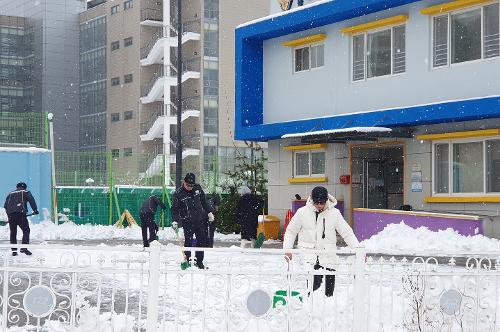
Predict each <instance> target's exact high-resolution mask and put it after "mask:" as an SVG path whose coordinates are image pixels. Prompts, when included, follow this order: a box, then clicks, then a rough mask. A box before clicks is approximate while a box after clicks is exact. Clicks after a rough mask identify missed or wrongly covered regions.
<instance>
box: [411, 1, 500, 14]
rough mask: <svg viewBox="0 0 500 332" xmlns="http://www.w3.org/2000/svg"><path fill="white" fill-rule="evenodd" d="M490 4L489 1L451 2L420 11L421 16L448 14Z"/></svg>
mask: <svg viewBox="0 0 500 332" xmlns="http://www.w3.org/2000/svg"><path fill="white" fill-rule="evenodd" d="M487 2H491V0H456V1H451V2H445V3H442V4H440V5H435V6H431V7H427V8H424V9H422V10H420V13H421V14H423V15H436V14H443V13H447V12H450V11H452V10H457V9H462V8H467V7H471V6H475V5H480V4H483V3H487Z"/></svg>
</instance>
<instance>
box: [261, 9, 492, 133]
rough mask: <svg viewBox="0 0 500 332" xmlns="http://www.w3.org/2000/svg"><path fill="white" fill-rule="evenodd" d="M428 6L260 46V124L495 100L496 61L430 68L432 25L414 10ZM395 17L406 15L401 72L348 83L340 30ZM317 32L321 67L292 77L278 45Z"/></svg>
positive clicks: (286, 50)
mask: <svg viewBox="0 0 500 332" xmlns="http://www.w3.org/2000/svg"><path fill="white" fill-rule="evenodd" d="M295 2H296V1H294V3H295ZM272 3H273V2H272ZM276 3H277V2H276ZM434 3H436V1H433V2H430V1H422V2H418V3H414V4H411V5H407V6H402V7H397V8H392V9H391V10H387V11H383V12H379V13H375V14H371V15H367V16H364V17H361V18H356V19H352V20H349V21H344V22H340V23H338V24H333V25H329V26H325V27H321V28H316V29H311V30H307V31H303V32H300V33H296V34H292V35H288V36H283V37H279V38H275V39H270V40H267V41H265V42H264V123H275V122H283V121H292V120H300V119H306V118H316V117H323V116H332V115H338V114H346V113H352V112H366V111H373V110H380V109H387V108H399V107H403V106H412V105H420V104H427V103H434V102H443V101H447V100H459V99H468V98H478V97H485V96H493V95H499V94H500V90H499V87H500V76H499V75H498V73H499V72H500V58H498V57H497V58H494V59H489V60H479V61H473V62H466V63H462V64H457V65H453V66H451V67H446V68H440V69H432V68H431V62H432V57H431V49H432V45H431V22H432V21H431V19H430V18H429V16H427V15H422V14H420V12H419V11H420V9H422V8H425V7H428V6H430V5H432V4H434ZM400 14H409V16H410V18H409V20H408V21H407V22H406V72H405V73H404V74H400V75H397V76H384V77H378V78H374V79H369V80H367V81H361V82H351V72H352V68H351V67H352V65H351V36H350V35H344V34H342V33H341V32H340V30H341V29H342V28H345V27H349V26H353V25H358V24H362V23H366V22H370V21H374V20H377V19H381V18H386V17H391V16H395V15H400ZM317 33H326V34H327V39H326V41H325V66H324V67H322V68H318V69H313V70H311V71H308V72H301V73H296V74H294V73H293V59H292V56H293V48H291V47H286V46H282V45H281V43H282V42H285V41H290V40H294V39H297V38H301V37H304V36H309V35H313V34H317ZM471 82H474V84H471Z"/></svg>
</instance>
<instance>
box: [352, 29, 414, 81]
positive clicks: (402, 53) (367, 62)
mask: <svg viewBox="0 0 500 332" xmlns="http://www.w3.org/2000/svg"><path fill="white" fill-rule="evenodd" d="M405 71H406V26H405V25H399V26H395V27H392V28H388V29H384V30H380V31H373V32H366V33H363V34H359V35H355V36H353V37H352V80H353V81H361V80H364V79H365V78H372V77H379V76H386V75H395V74H400V73H404V72H405Z"/></svg>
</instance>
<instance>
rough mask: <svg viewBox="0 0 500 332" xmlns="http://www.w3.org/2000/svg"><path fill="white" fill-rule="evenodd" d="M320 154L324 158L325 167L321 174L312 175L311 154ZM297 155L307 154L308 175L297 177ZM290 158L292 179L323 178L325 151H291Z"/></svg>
mask: <svg viewBox="0 0 500 332" xmlns="http://www.w3.org/2000/svg"><path fill="white" fill-rule="evenodd" d="M318 152H321V153H323V154H324V156H325V165H324V170H323V173H319V174H316V173H312V168H313V167H312V154H313V153H318ZM297 154H307V155H308V160H309V170H308V174H306V175H298V174H297V158H296V155H297ZM292 158H293V170H292V176H293V178H311V177H323V176H325V173H326V150H325V149H313V150H297V151H293V153H292Z"/></svg>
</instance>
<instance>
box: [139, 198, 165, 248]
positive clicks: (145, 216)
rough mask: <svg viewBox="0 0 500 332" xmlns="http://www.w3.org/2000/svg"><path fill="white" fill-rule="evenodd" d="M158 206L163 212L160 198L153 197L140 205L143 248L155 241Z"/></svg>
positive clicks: (163, 206) (163, 207)
mask: <svg viewBox="0 0 500 332" xmlns="http://www.w3.org/2000/svg"><path fill="white" fill-rule="evenodd" d="M158 206H160V207H161V208H162V209H163V211H165V209H166V207H165V204H163V202H162V201H161V199H160V197H158V196H154V195H153V196H150V197H149V198H148V199H146V200H145V201H144V202H143V203H142V206H141V210H140V212H139V218H140V219H141V229H142V243H143V244H144V247H149V244H150V243H151V242H153V241H154V240H156V233H157V232H158V225H157V224H156V223H155V214H156V210H157V209H158ZM148 230H149V239H148Z"/></svg>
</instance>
